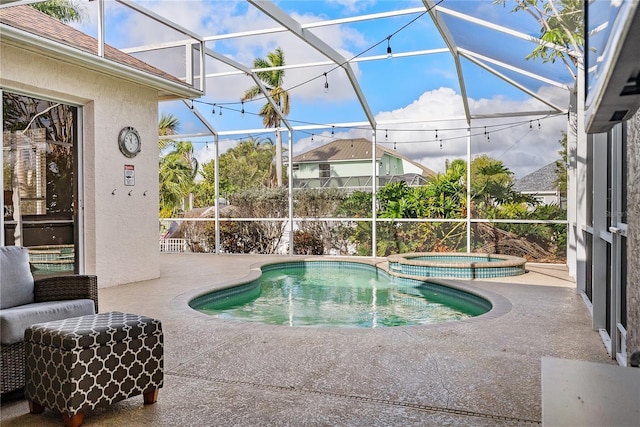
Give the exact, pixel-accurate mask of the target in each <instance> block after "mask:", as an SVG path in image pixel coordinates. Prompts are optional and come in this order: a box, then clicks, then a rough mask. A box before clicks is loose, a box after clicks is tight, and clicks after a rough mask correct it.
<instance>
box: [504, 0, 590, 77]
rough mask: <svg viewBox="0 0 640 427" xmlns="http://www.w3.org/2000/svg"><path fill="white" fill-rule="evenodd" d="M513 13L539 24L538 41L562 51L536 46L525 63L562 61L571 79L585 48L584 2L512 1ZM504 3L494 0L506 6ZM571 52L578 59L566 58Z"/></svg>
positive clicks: (558, 0)
mask: <svg viewBox="0 0 640 427" xmlns="http://www.w3.org/2000/svg"><path fill="white" fill-rule="evenodd" d="M514 1H515V3H516V7H515V8H514V9H513V10H512V12H518V11H525V12H527V13H529V14H530V15H531V16H532V17H533V18H534V19H535V20H536V21H537V22H538V23H539V24H540V39H542V40H543V41H545V42H548V43H552V44H553V45H555V46H559V47H561V48H563V49H562V50H559V49H557V48H556V47H554V46H550V45H538V46H537V47H536V48H535V49H534V50H533V52H531V53H530V54H529V55H527V59H541V60H542V61H543V62H555V61H556V60H561V61H562V62H563V63H564V65H565V67H566V68H567V71H568V72H569V73H570V74H571V76H573V77H575V71H574V68H575V66H577V65H578V62H579V61H578V60H579V58H581V57H582V55H583V46H584V13H583V10H582V5H583V3H584V0H514ZM506 2H507V0H494V3H496V4H500V5H502V6H505V4H506ZM570 51H573V52H575V53H576V54H577V55H574V56H572V55H568V54H567V52H570Z"/></svg>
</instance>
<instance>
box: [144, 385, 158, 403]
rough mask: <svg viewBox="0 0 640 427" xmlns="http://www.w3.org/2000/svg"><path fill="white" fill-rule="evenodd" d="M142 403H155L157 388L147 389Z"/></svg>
mask: <svg viewBox="0 0 640 427" xmlns="http://www.w3.org/2000/svg"><path fill="white" fill-rule="evenodd" d="M143 396H144V404H145V405H151V404H152V403H156V402H157V401H158V389H157V388H156V389H155V390H151V391H148V392H146V393H144V395H143Z"/></svg>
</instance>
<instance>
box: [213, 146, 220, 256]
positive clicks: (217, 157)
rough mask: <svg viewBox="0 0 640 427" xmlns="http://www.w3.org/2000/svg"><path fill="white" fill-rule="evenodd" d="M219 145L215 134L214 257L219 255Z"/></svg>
mask: <svg viewBox="0 0 640 427" xmlns="http://www.w3.org/2000/svg"><path fill="white" fill-rule="evenodd" d="M219 145H220V137H219V136H218V134H217V133H215V134H214V135H213V150H214V153H213V154H214V157H213V169H214V171H213V176H214V178H213V180H214V183H213V189H214V192H215V198H214V203H215V204H216V210H215V239H216V241H215V245H216V247H215V253H216V255H217V254H219V253H220V164H219V161H218V160H219V157H220V152H219V150H218V149H219Z"/></svg>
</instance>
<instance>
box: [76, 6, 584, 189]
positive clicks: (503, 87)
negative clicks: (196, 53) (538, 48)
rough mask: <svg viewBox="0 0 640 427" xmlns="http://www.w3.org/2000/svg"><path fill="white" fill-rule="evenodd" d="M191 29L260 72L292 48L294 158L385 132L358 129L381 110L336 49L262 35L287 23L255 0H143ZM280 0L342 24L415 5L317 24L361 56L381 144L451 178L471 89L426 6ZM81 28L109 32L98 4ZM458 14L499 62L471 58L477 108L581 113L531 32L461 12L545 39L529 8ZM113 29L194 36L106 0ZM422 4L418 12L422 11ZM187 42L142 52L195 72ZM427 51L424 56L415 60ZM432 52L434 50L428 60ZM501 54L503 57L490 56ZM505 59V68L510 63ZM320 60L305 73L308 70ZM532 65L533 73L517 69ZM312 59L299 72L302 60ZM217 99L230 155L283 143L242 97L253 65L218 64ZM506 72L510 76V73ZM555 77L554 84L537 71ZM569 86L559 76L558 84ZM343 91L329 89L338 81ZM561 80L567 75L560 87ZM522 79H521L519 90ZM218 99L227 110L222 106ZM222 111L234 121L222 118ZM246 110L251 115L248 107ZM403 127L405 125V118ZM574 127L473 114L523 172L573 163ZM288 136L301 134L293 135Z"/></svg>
mask: <svg viewBox="0 0 640 427" xmlns="http://www.w3.org/2000/svg"><path fill="white" fill-rule="evenodd" d="M136 3H138V4H140V5H141V6H143V7H145V8H147V9H149V10H151V11H153V12H154V13H156V14H158V15H160V16H162V17H164V18H165V19H168V20H170V21H172V22H174V23H176V24H178V25H179V26H182V27H184V28H187V29H188V30H189V31H191V32H193V33H195V34H197V35H199V36H202V37H211V38H213V39H212V40H210V41H208V42H207V44H206V46H207V48H208V49H211V50H213V51H215V52H217V53H219V54H222V55H225V56H227V57H228V58H231V59H232V60H233V61H235V62H238V63H241V64H243V66H245V67H247V68H252V66H253V61H254V59H256V58H265V57H266V55H267V54H268V53H269V52H272V51H273V50H275V49H276V48H278V47H279V48H281V49H282V50H283V52H284V54H285V63H286V64H287V65H288V66H291V68H288V69H287V70H285V77H284V87H285V89H286V90H287V91H288V92H289V95H290V102H291V112H290V114H289V116H288V117H287V119H288V120H289V121H290V123H291V124H292V125H293V126H295V127H304V128H305V129H303V130H296V131H294V133H293V140H294V144H293V155H294V156H295V155H297V154H300V153H302V152H305V151H308V150H310V149H313V148H315V147H317V146H319V145H321V144H323V143H328V142H331V141H333V140H334V139H340V138H353V137H365V138H368V139H372V137H373V134H372V131H371V129H364V128H362V127H361V126H360V127H359V126H357V125H355V124H358V123H363V122H365V123H366V122H367V115H366V114H365V112H364V109H363V107H362V105H361V103H360V102H359V100H358V97H357V96H356V91H355V90H354V89H353V86H352V84H351V82H350V81H349V78H348V76H347V73H345V72H344V71H343V70H342V69H341V68H340V67H338V66H336V65H335V64H334V63H330V62H328V61H329V60H328V59H327V57H326V56H324V55H322V54H321V53H320V52H318V51H317V50H315V49H313V48H311V47H309V46H308V45H307V44H305V43H304V42H303V41H301V40H300V39H299V38H297V37H296V36H294V35H292V34H290V33H287V32H276V31H274V32H270V33H268V34H261V35H259V36H258V35H250V32H251V31H254V30H258V29H269V28H276V27H278V26H279V24H278V23H276V22H275V21H273V20H272V19H271V18H270V17H268V16H266V15H265V14H264V13H262V12H261V11H259V10H258V9H257V8H256V7H254V6H252V5H251V4H249V3H247V2H245V1H219V0H218V1H205V0H176V1H137V2H136ZM274 3H275V4H276V6H277V7H279V8H280V9H282V10H283V11H285V12H286V13H287V14H288V15H289V16H291V17H292V18H294V19H295V20H297V21H298V22H300V23H314V22H322V21H327V20H340V19H345V18H349V17H352V16H354V15H374V16H378V15H375V14H380V13H385V12H389V11H396V10H402V11H407V13H405V14H402V15H399V16H393V17H388V18H379V19H372V20H368V21H365V22H350V23H340V24H338V23H336V24H334V25H329V26H320V27H315V28H311V29H308V30H306V31H310V32H312V33H313V35H314V36H316V37H317V38H319V39H320V40H322V42H323V43H326V44H327V45H328V46H330V47H331V48H332V49H333V50H335V51H336V52H337V53H339V54H340V55H341V56H342V57H343V58H345V59H351V61H350V64H351V67H352V70H353V75H354V76H355V77H356V79H357V84H358V87H359V88H360V90H361V92H362V93H363V94H364V97H365V100H366V101H365V102H366V105H367V107H368V109H369V110H370V111H371V114H372V115H373V117H374V119H375V121H376V123H377V124H378V129H377V132H376V141H377V142H378V143H381V144H384V145H386V146H387V147H389V148H393V149H396V150H397V151H398V152H400V153H402V154H403V155H405V156H407V157H409V158H411V159H412V160H415V161H417V162H419V163H421V164H423V165H424V166H426V167H428V168H430V169H432V170H434V171H436V172H443V171H444V169H445V162H446V161H447V160H453V159H456V158H465V157H466V150H467V132H468V131H467V129H468V126H469V125H468V124H467V122H466V121H465V120H463V117H464V107H463V102H462V101H463V96H462V93H463V90H462V89H463V86H461V84H460V80H459V78H458V69H457V68H456V64H455V62H454V59H453V56H452V55H451V53H449V52H448V51H447V50H446V49H445V48H446V47H447V44H446V43H445V40H444V39H443V38H442V36H441V34H440V32H439V31H438V28H437V27H436V25H434V22H433V21H432V19H431V18H430V16H429V15H428V14H423V13H422V11H416V10H417V8H424V5H423V3H422V2H421V1H401V0H382V1H381V0H377V1H353V0H329V1H314V0H307V1H275V2H274ZM82 5H83V7H84V9H85V10H84V19H83V21H82V23H81V24H80V25H77V27H79V28H80V29H81V30H83V31H85V32H86V33H88V34H91V35H94V36H95V34H97V21H98V18H97V2H83V3H82ZM439 5H440V6H441V7H444V8H446V9H447V10H448V11H450V13H445V14H442V15H441V16H442V19H443V22H444V24H445V25H446V27H447V30H448V32H449V33H450V34H451V36H452V40H453V42H454V43H455V44H456V45H457V46H458V47H459V48H461V49H463V50H464V51H465V52H469V53H470V54H473V55H474V56H473V57H474V58H480V59H479V60H481V61H482V62H484V63H485V64H488V65H489V66H491V67H492V69H493V70H494V73H491V72H489V71H486V70H484V69H482V68H480V67H479V66H477V65H476V64H475V63H473V62H472V61H471V60H468V59H466V58H462V59H461V61H460V64H459V68H460V71H461V72H462V75H463V76H464V77H463V80H462V81H463V84H464V89H465V90H466V94H467V101H468V105H469V110H470V111H471V113H472V114H478V115H486V114H496V113H505V114H510V115H511V114H512V113H514V112H521V111H527V112H528V111H544V110H549V109H550V107H549V106H548V105H545V104H543V103H542V102H540V101H539V100H537V99H536V98H534V97H532V96H531V95H530V94H528V93H526V92H524V91H522V90H521V89H520V88H527V89H528V90H529V91H530V92H531V93H534V94H537V95H538V96H540V97H542V98H544V99H545V100H548V101H549V102H550V103H551V104H552V105H555V106H558V107H560V108H567V107H568V103H569V90H568V88H569V87H571V86H572V85H573V75H572V72H571V70H570V69H567V67H565V66H564V65H563V64H561V63H560V61H557V62H556V63H554V64H551V63H543V62H541V61H534V60H526V59H525V57H526V56H527V54H528V53H530V52H531V51H532V50H533V48H534V47H535V45H534V44H533V43H531V42H530V41H527V40H522V39H519V38H517V37H512V36H509V35H505V34H504V33H502V32H499V31H495V30H493V29H490V28H486V27H483V26H480V25H476V24H474V23H472V22H470V21H467V20H463V19H460V18H457V17H456V13H467V14H470V15H471V16H473V17H476V18H480V19H483V20H486V21H488V22H491V23H495V24H497V25H501V26H504V27H507V28H509V29H511V30H515V31H519V32H521V33H523V34H527V35H530V36H538V35H539V28H540V25H539V24H538V23H537V22H536V21H535V20H533V19H532V18H531V17H530V16H529V14H527V13H526V12H525V13H523V12H517V13H513V12H511V9H512V8H513V6H514V5H513V3H512V2H510V1H507V4H506V5H505V7H503V6H500V5H495V4H493V2H492V1H491V0H472V1H461V0H444V1H442V2H441V3H439ZM105 10H106V23H105V37H106V41H107V43H109V44H112V45H114V46H115V47H118V48H122V49H125V48H135V47H140V46H148V45H156V44H158V43H165V42H174V41H178V40H184V39H185V36H184V35H183V34H181V33H179V32H177V31H174V30H172V29H171V28H169V27H167V26H166V25H162V24H160V23H158V22H156V21H154V20H152V19H149V18H148V17H146V16H144V15H142V14H140V13H137V12H134V11H132V10H131V9H129V8H128V7H126V6H124V5H122V4H119V3H117V2H115V1H112V0H108V1H106V2H105ZM409 12H411V13H409ZM241 32H247V33H246V35H244V36H242V37H233V38H224V37H221V36H224V35H226V34H236V35H237V33H241ZM388 46H389V47H391V48H392V53H393V54H392V56H391V57H387V47H388ZM184 52H185V49H184V48H183V47H172V48H164V49H160V50H155V51H152V52H150V53H149V52H144V53H136V54H135V56H137V57H139V58H141V59H143V60H145V61H147V62H149V63H151V64H152V65H155V66H157V67H158V68H161V69H163V70H165V71H168V72H171V73H173V74H174V75H177V76H183V75H184V74H185V70H186V68H185V53H184ZM415 52H423V54H421V55H416V54H410V53H415ZM425 52H430V53H429V54H425ZM487 58H490V59H487ZM496 61H497V62H496ZM301 64H306V66H304V67H300V66H299V65H301ZM504 64H508V65H510V66H511V67H515V68H517V69H522V70H526V71H527V72H529V73H530V74H529V75H522V74H521V73H517V72H515V71H514V69H513V68H509V67H506V66H503V65H504ZM296 65H298V66H299V67H295V66H296ZM205 66H206V73H207V75H208V76H211V77H209V78H207V79H206V94H205V96H203V97H202V98H200V99H198V100H195V102H194V107H195V108H197V109H198V110H199V111H200V112H201V113H202V114H203V115H204V116H205V118H206V119H207V121H208V122H209V123H210V125H211V126H213V127H214V128H215V129H216V131H218V132H220V133H221V136H220V145H219V148H220V153H223V152H224V151H226V150H228V149H229V148H231V147H233V146H234V145H235V144H236V143H237V141H238V140H243V139H246V138H247V137H249V136H252V137H256V138H270V139H271V140H275V134H274V132H265V131H264V126H263V125H262V119H261V117H259V115H258V114H257V113H258V111H259V109H260V108H261V106H262V105H263V104H264V103H265V100H264V99H258V100H256V101H253V102H250V101H248V102H245V103H244V104H242V103H241V102H240V98H241V96H242V94H243V93H244V91H246V90H247V89H249V88H251V87H252V86H254V85H255V83H254V82H253V80H252V79H251V78H250V77H248V76H246V75H245V74H243V73H238V72H237V71H236V70H235V69H233V68H232V67H230V66H228V65H225V64H222V63H221V62H218V61H215V60H212V59H208V60H207V61H206V62H205ZM325 73H326V76H325ZM495 74H500V75H501V76H502V77H504V78H505V79H509V80H510V83H507V82H505V81H504V80H503V79H501V78H499V77H497V76H496V75H495ZM533 75H539V76H542V77H543V78H544V79H546V80H544V79H543V80H539V79H535V78H533ZM554 82H555V83H554ZM325 83H328V85H329V88H328V90H326V91H325V88H324V85H325ZM556 83H560V86H562V85H564V86H565V87H564V88H563V87H558V86H557V85H556ZM516 86H519V87H516ZM214 104H215V106H214ZM220 107H222V115H220ZM241 110H244V111H245V113H244V114H241ZM159 112H160V113H171V114H174V115H176V116H178V118H179V119H180V123H181V126H180V133H181V134H192V133H201V132H206V127H205V126H204V125H203V124H202V123H201V122H200V121H199V120H198V119H197V118H196V116H195V115H193V113H192V112H191V111H189V109H188V108H187V107H186V106H185V105H184V103H182V102H163V103H160V106H159ZM400 122H402V123H400ZM566 129H567V116H566V114H560V115H556V116H551V117H549V116H547V115H543V114H539V115H534V116H527V117H501V118H496V119H486V120H479V119H478V120H472V121H471V124H470V129H469V133H470V135H471V143H470V145H471V152H472V156H475V155H479V154H487V155H489V156H491V157H493V158H495V159H498V160H501V161H503V163H504V164H505V165H506V166H507V167H508V168H509V169H510V170H511V171H512V172H514V175H515V177H516V178H520V177H522V176H524V175H526V174H527V173H530V172H533V171H535V170H536V169H538V168H541V167H543V166H545V165H546V164H548V163H550V162H553V161H555V160H558V159H559V154H558V151H559V150H560V148H561V147H560V144H559V140H560V139H561V132H562V131H566ZM284 136H285V141H286V138H288V133H286V132H285V133H284ZM189 140H190V141H191V142H193V143H194V147H195V151H196V156H197V158H198V159H199V162H200V163H201V164H202V163H205V162H207V161H210V160H211V159H212V158H213V157H214V155H215V150H214V148H213V137H212V136H209V137H203V138H193V137H191V138H189Z"/></svg>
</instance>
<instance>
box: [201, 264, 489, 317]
mask: <svg viewBox="0 0 640 427" xmlns="http://www.w3.org/2000/svg"><path fill="white" fill-rule="evenodd" d="M190 306H191V307H192V308H195V309H196V310H199V311H201V312H203V313H207V314H210V315H213V316H216V317H218V318H222V319H236V320H243V321H250V322H259V323H265V324H272V325H287V326H314V327H340V328H376V327H391V326H410V325H425V324H434V323H441V322H448V321H452V320H460V319H465V318H468V317H472V316H477V315H479V314H483V313H485V312H487V311H489V310H490V309H491V304H490V303H489V302H488V301H486V300H485V299H483V298H481V297H479V296H476V295H473V294H470V293H467V292H463V291H460V290H457V289H453V288H450V287H447V286H443V285H439V284H435V283H429V282H421V281H416V280H412V279H401V278H395V277H392V276H390V275H388V274H387V273H386V272H385V271H384V270H380V269H378V268H376V267H374V266H370V265H366V264H359V263H349V262H335V261H333V262H296V263H283V264H277V265H270V266H266V267H265V268H263V273H262V276H261V277H260V278H259V279H258V280H255V281H253V282H250V283H247V284H244V285H240V286H238V287H235V288H231V289H226V290H222V291H217V292H212V293H210V294H206V295H203V296H201V297H198V298H196V299H195V300H193V301H191V303H190Z"/></svg>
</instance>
